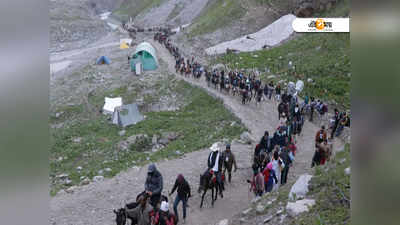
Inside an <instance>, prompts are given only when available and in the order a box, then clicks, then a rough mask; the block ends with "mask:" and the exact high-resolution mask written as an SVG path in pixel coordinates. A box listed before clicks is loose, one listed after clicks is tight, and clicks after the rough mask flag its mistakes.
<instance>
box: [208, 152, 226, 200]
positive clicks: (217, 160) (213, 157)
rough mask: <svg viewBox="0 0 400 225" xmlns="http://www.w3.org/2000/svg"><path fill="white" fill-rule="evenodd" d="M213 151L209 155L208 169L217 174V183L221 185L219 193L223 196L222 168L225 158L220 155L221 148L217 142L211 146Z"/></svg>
mask: <svg viewBox="0 0 400 225" xmlns="http://www.w3.org/2000/svg"><path fill="white" fill-rule="evenodd" d="M210 150H211V152H210V154H209V155H208V162H207V164H208V170H210V171H212V172H213V173H214V175H215V177H216V178H217V183H218V186H219V187H220V188H219V190H220V192H219V194H220V195H221V198H223V197H224V195H223V194H222V190H223V185H222V178H221V170H222V163H223V161H224V160H223V158H222V157H220V155H221V154H220V152H219V151H218V150H219V148H218V146H217V144H213V145H212V146H211V148H210Z"/></svg>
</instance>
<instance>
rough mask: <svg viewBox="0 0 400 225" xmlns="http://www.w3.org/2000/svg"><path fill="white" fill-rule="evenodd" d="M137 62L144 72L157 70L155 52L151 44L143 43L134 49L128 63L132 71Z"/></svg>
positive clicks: (134, 69)
mask: <svg viewBox="0 0 400 225" xmlns="http://www.w3.org/2000/svg"><path fill="white" fill-rule="evenodd" d="M139 62H140V63H142V65H143V70H145V71H146V70H155V69H157V67H158V60H157V55H156V50H155V49H154V47H153V46H152V45H151V44H149V43H147V42H143V43H141V44H139V45H138V46H137V47H136V50H135V52H134V53H133V55H132V59H131V61H130V64H131V70H132V71H136V67H135V65H136V64H137V63H139Z"/></svg>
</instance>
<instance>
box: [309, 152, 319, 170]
mask: <svg viewBox="0 0 400 225" xmlns="http://www.w3.org/2000/svg"><path fill="white" fill-rule="evenodd" d="M320 162H321V154H320V152H319V149H317V150H316V151H315V152H314V156H313V158H312V163H311V167H314V166H315V165H317V166H319V164H320Z"/></svg>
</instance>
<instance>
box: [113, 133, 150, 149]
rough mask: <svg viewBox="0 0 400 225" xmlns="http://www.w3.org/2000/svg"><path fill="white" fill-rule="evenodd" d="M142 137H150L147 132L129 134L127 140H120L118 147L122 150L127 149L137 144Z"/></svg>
mask: <svg viewBox="0 0 400 225" xmlns="http://www.w3.org/2000/svg"><path fill="white" fill-rule="evenodd" d="M142 138H148V136H147V134H136V135H132V136H129V137H128V138H127V139H126V140H125V141H120V142H119V143H118V147H119V148H120V149H122V150H127V149H128V148H129V146H130V145H132V144H135V143H136V141H138V140H139V139H142Z"/></svg>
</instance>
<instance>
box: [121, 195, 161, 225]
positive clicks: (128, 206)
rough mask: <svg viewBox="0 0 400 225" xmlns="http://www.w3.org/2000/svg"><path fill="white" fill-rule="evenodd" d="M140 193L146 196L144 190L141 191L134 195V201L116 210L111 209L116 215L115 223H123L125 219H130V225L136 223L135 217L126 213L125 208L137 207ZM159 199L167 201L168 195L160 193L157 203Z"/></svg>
mask: <svg viewBox="0 0 400 225" xmlns="http://www.w3.org/2000/svg"><path fill="white" fill-rule="evenodd" d="M142 195H144V196H145V198H147V197H148V196H147V194H146V192H145V191H143V192H142V193H140V194H139V195H138V196H136V201H135V202H131V203H128V204H125V208H120V209H118V210H115V209H114V210H113V212H114V213H115V215H116V218H115V222H116V223H117V225H125V224H126V220H127V219H129V220H130V221H131V225H136V224H137V223H138V221H137V218H135V217H131V216H129V215H128V214H127V212H126V209H134V208H136V207H138V206H139V204H140V203H139V198H140V196H142ZM161 201H166V202H168V197H167V196H165V195H161V198H160V201H159V203H160V202H161Z"/></svg>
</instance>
